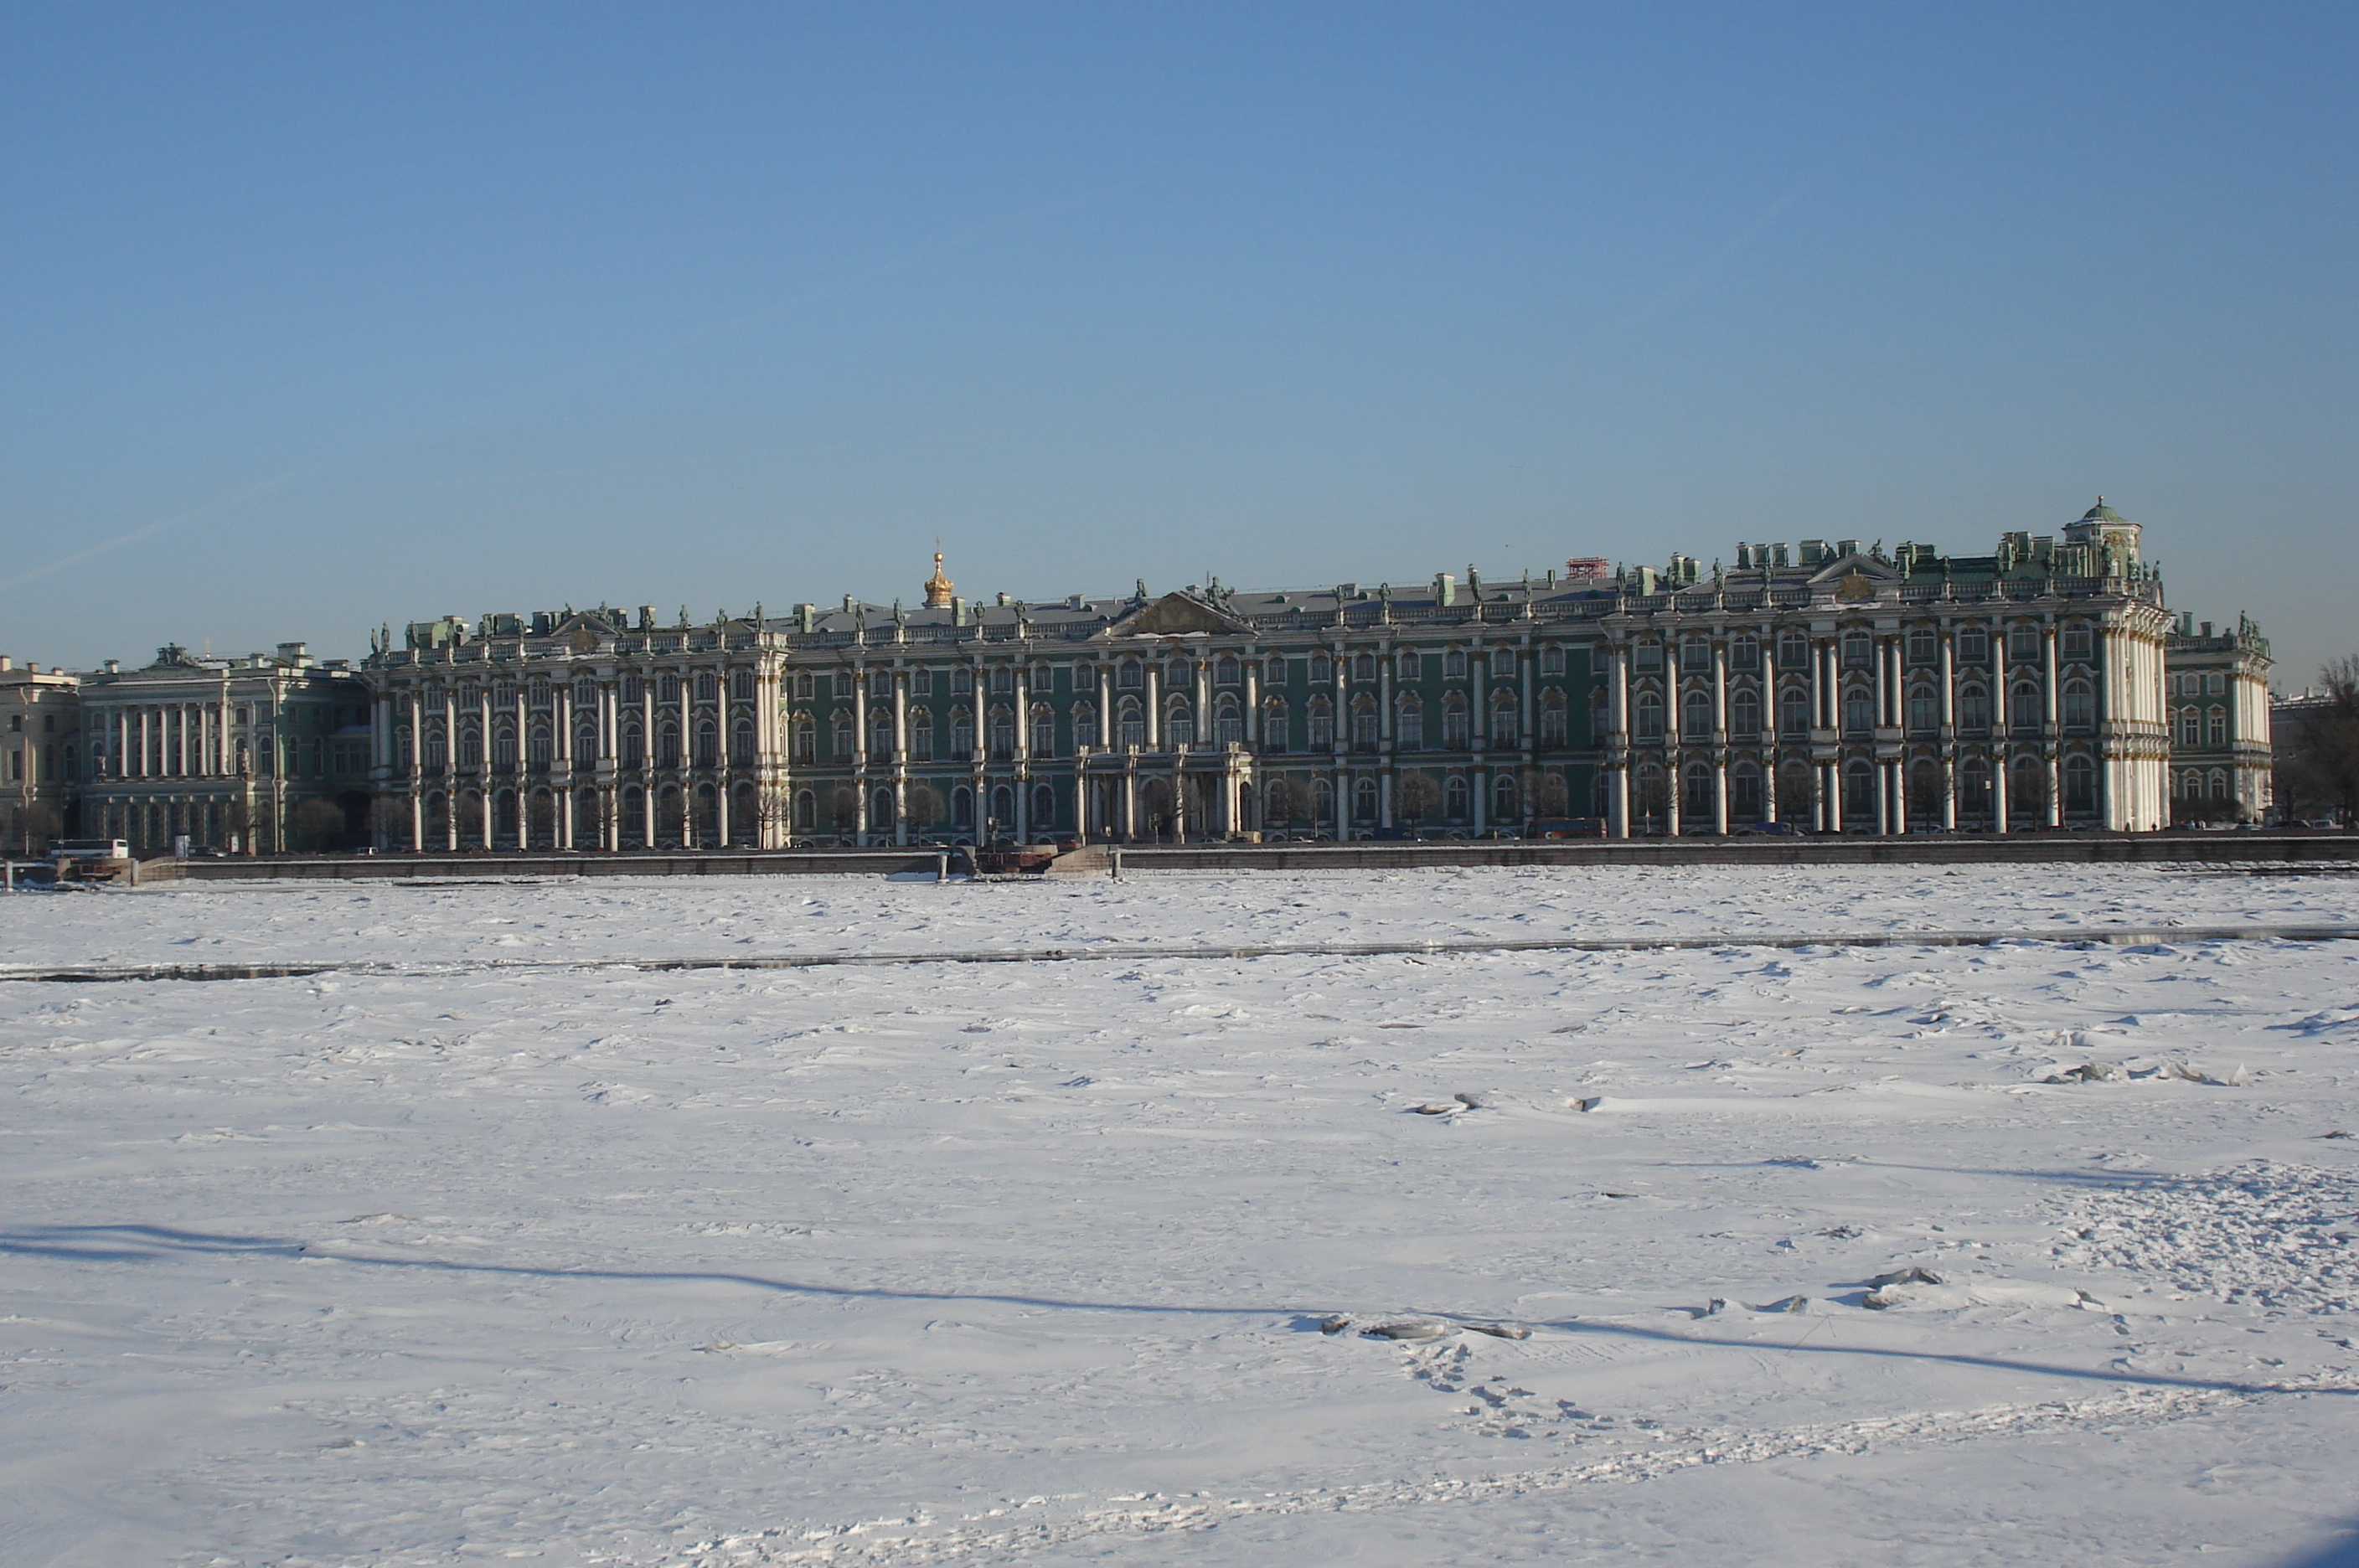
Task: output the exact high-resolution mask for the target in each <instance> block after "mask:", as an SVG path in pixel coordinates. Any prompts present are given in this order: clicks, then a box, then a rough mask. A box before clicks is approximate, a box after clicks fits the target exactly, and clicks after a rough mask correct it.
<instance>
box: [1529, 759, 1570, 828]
mask: <svg viewBox="0 0 2359 1568" xmlns="http://www.w3.org/2000/svg"><path fill="white" fill-rule="evenodd" d="M1524 799H1525V800H1529V801H1530V802H1531V803H1532V815H1534V816H1536V817H1561V816H1566V815H1569V814H1570V813H1571V808H1572V795H1571V791H1570V790H1569V789H1566V788H1565V783H1564V775H1563V774H1561V773H1543V772H1540V771H1539V770H1538V769H1537V768H1535V769H1534V770H1533V771H1532V772H1531V773H1530V774H1529V775H1527V777H1526V779H1524Z"/></svg>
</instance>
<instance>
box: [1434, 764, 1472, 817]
mask: <svg viewBox="0 0 2359 1568" xmlns="http://www.w3.org/2000/svg"><path fill="white" fill-rule="evenodd" d="M1468 800H1469V795H1468V790H1467V788H1466V776H1465V775H1464V774H1462V773H1453V774H1451V776H1450V778H1449V779H1447V780H1446V781H1445V782H1444V783H1443V784H1442V786H1441V810H1442V814H1443V815H1445V816H1447V817H1449V818H1450V819H1451V821H1452V822H1464V821H1465V820H1466V814H1467V811H1468V809H1469V807H1468Z"/></svg>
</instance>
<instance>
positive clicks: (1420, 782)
mask: <svg viewBox="0 0 2359 1568" xmlns="http://www.w3.org/2000/svg"><path fill="white" fill-rule="evenodd" d="M1440 804H1441V786H1440V785H1439V784H1436V783H1435V782H1434V781H1433V776H1432V775H1431V774H1430V773H1404V774H1402V775H1401V776H1400V777H1399V778H1398V779H1396V780H1394V782H1393V811H1394V813H1395V814H1396V815H1398V816H1400V817H1403V818H1405V819H1407V820H1408V822H1409V823H1410V824H1411V825H1412V826H1414V825H1415V824H1417V823H1419V822H1423V821H1424V820H1425V818H1426V814H1427V813H1428V812H1430V811H1432V810H1433V809H1434V808H1435V807H1436V806H1439V805H1440Z"/></svg>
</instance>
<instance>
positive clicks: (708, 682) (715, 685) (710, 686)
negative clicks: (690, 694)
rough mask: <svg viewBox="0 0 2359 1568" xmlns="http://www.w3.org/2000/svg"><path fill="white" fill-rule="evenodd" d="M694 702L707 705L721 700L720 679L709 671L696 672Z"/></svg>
mask: <svg viewBox="0 0 2359 1568" xmlns="http://www.w3.org/2000/svg"><path fill="white" fill-rule="evenodd" d="M696 700H697V701H698V702H702V703H706V704H708V705H709V704H711V703H713V702H719V701H720V700H721V679H720V677H718V676H716V675H714V674H713V673H712V671H711V670H698V671H697V672H696Z"/></svg>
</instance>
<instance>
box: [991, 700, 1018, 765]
mask: <svg viewBox="0 0 2359 1568" xmlns="http://www.w3.org/2000/svg"><path fill="white" fill-rule="evenodd" d="M991 755H992V759H993V760H994V761H996V762H1005V761H1006V760H1007V759H1008V758H1009V757H1014V756H1015V755H1016V710H1015V709H1013V708H1011V707H1009V706H1008V705H1007V704H1006V703H1005V702H998V703H995V704H993V706H992V710H991Z"/></svg>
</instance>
